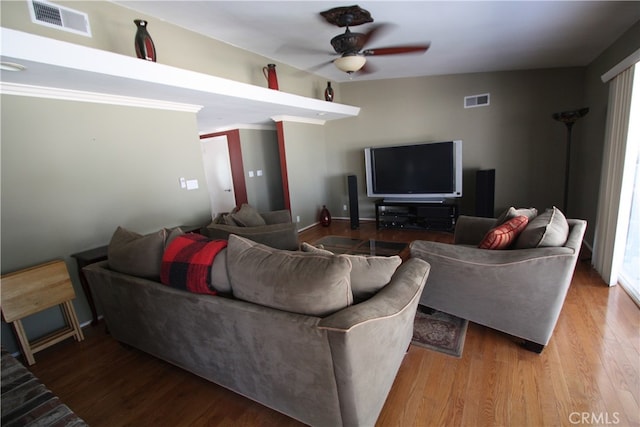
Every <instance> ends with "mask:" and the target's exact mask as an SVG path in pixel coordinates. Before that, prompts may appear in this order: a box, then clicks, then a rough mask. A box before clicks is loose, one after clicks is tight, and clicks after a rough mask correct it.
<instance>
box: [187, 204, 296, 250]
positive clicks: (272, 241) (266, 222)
mask: <svg viewBox="0 0 640 427" xmlns="http://www.w3.org/2000/svg"><path fill="white" fill-rule="evenodd" d="M200 232H201V233H202V234H203V235H205V236H207V237H210V238H212V239H225V240H226V239H228V238H229V235H230V234H235V235H237V236H243V237H246V238H248V239H251V240H253V241H254V242H258V243H262V244H264V245H267V246H271V247H272V248H278V249H286V250H296V249H298V229H297V227H296V223H294V222H292V221H291V212H289V211H288V210H286V209H282V210H277V211H270V212H257V211H256V210H255V209H254V208H252V207H251V206H250V205H247V204H243V205H242V206H241V207H240V209H238V210H234V211H233V212H231V213H222V214H219V215H218V216H216V218H215V219H214V220H213V221H211V223H210V224H209V225H207V226H206V227H203V228H202V230H200Z"/></svg>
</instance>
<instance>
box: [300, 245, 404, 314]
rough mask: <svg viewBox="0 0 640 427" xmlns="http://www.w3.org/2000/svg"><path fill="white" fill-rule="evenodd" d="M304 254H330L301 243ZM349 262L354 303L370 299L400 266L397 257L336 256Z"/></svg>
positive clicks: (400, 262)
mask: <svg viewBox="0 0 640 427" xmlns="http://www.w3.org/2000/svg"><path fill="white" fill-rule="evenodd" d="M301 249H302V250H303V251H304V252H311V253H322V254H330V255H331V254H332V252H330V251H328V250H326V249H322V248H318V247H316V246H313V245H310V244H308V243H306V242H303V243H302V245H301ZM338 256H341V257H346V258H348V259H349V260H350V261H351V291H352V292H353V299H354V302H361V301H364V300H367V299H369V298H371V297H372V296H373V295H375V293H376V292H378V291H379V290H380V289H382V288H384V287H385V286H386V285H387V284H388V283H389V282H390V281H391V277H392V276H393V273H395V271H396V269H397V268H398V267H399V266H400V264H402V259H401V258H400V257H399V256H397V255H394V256H389V257H386V256H371V255H338Z"/></svg>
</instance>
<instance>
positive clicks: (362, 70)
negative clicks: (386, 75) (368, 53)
mask: <svg viewBox="0 0 640 427" xmlns="http://www.w3.org/2000/svg"><path fill="white" fill-rule="evenodd" d="M377 70H378V69H377V68H376V67H374V66H373V65H371V63H370V62H369V61H367V62H366V63H365V64H364V65H363V66H362V68H360V69H359V70H358V74H359V75H360V74H362V75H364V74H371V73H375V72H376V71H377Z"/></svg>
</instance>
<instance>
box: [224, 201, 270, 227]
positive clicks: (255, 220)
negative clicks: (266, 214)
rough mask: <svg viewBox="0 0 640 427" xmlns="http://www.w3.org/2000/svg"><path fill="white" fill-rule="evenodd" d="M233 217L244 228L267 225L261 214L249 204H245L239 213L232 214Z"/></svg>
mask: <svg viewBox="0 0 640 427" xmlns="http://www.w3.org/2000/svg"><path fill="white" fill-rule="evenodd" d="M232 217H233V220H234V221H235V222H236V223H237V224H238V225H240V226H242V227H258V226H261V225H265V224H266V222H265V221H264V218H262V216H260V213H259V212H258V211H257V210H256V209H255V208H254V207H253V206H251V205H249V204H247V203H244V204H243V205H242V206H241V207H240V210H239V211H238V212H236V213H234V214H232Z"/></svg>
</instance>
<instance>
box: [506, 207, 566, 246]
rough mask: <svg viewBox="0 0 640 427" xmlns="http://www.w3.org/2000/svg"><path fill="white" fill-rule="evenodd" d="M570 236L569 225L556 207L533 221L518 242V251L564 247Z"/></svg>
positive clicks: (521, 234)
mask: <svg viewBox="0 0 640 427" xmlns="http://www.w3.org/2000/svg"><path fill="white" fill-rule="evenodd" d="M568 236H569V224H568V223H567V219H566V218H565V216H564V214H563V213H562V212H561V211H560V209H558V208H556V207H555V206H554V207H553V208H552V209H547V210H546V211H545V212H544V213H543V214H540V215H538V216H537V217H535V218H534V219H532V220H531V221H530V222H529V224H528V225H527V227H526V228H525V229H524V230H523V231H522V233H520V236H518V239H517V240H516V244H515V247H516V249H528V248H540V247H549V246H551V247H553V246H563V245H564V244H565V242H566V241H567V237H568Z"/></svg>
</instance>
